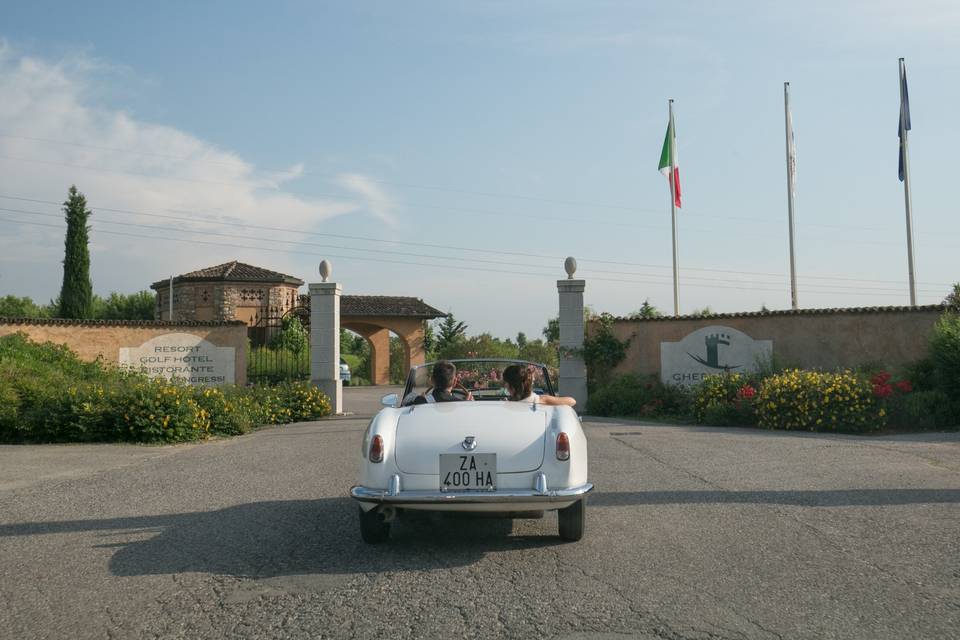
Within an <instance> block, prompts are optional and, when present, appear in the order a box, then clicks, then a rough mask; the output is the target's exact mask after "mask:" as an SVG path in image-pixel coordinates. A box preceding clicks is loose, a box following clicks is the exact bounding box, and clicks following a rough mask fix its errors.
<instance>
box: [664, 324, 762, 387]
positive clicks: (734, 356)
mask: <svg viewBox="0 0 960 640" xmlns="http://www.w3.org/2000/svg"><path fill="white" fill-rule="evenodd" d="M772 355H773V341H772V340H754V339H753V338H751V337H750V336H748V335H747V334H745V333H743V332H742V331H737V330H736V329H733V328H731V327H721V326H710V327H704V328H702V329H697V330H696V331H694V332H693V333H691V334H689V335H687V336H686V337H684V338H683V340H681V341H680V342H661V343H660V379H661V380H662V381H663V382H664V383H665V384H673V385H683V386H689V385H693V384H697V383H698V382H700V381H702V380H703V379H704V378H705V377H707V376H708V375H710V374H714V373H723V372H724V371H729V372H731V373H744V372H752V371H756V370H757V367H758V366H759V364H760V363H761V362H763V361H765V360H769V359H770V357H771V356H772Z"/></svg>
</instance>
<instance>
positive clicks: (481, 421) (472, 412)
mask: <svg viewBox="0 0 960 640" xmlns="http://www.w3.org/2000/svg"><path fill="white" fill-rule="evenodd" d="M547 417H548V412H547V411H545V410H544V407H542V406H541V407H537V406H536V405H531V404H527V403H522V404H521V403H517V402H503V401H501V402H491V401H484V402H446V403H437V404H424V405H416V406H413V407H410V411H408V412H405V413H403V414H401V415H400V416H399V418H398V420H397V448H396V461H397V468H398V469H400V471H402V472H403V473H408V474H432V475H437V474H438V473H439V460H440V458H439V454H441V453H460V454H462V453H464V451H465V449H464V447H463V442H464V440H465V439H466V438H474V441H473V443H474V446H475V448H474V449H472V450H471V453H495V454H497V470H498V472H499V473H501V474H502V473H520V472H524V471H534V470H536V469H539V468H540V465H542V464H543V458H544V441H545V438H546V429H545V427H546V424H547Z"/></svg>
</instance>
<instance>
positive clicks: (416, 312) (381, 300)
mask: <svg viewBox="0 0 960 640" xmlns="http://www.w3.org/2000/svg"><path fill="white" fill-rule="evenodd" d="M340 315H341V316H403V317H406V318H425V319H429V318H442V317H444V316H446V315H447V314H445V313H444V312H443V311H438V310H437V309H434V308H433V307H431V306H430V305H428V304H427V303H425V302H424V301H423V300H421V299H420V298H414V297H410V296H341V297H340Z"/></svg>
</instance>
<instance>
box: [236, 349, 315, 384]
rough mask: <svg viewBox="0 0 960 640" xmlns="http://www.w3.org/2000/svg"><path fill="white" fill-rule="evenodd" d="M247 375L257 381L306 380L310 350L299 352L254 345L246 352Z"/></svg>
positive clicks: (307, 377) (308, 374) (308, 373)
mask: <svg viewBox="0 0 960 640" xmlns="http://www.w3.org/2000/svg"><path fill="white" fill-rule="evenodd" d="M247 377H248V378H249V379H250V380H254V381H258V382H279V381H282V380H289V379H290V378H293V379H296V380H308V379H309V378H310V350H309V349H304V350H302V351H300V352H296V353H295V352H293V351H287V350H286V349H271V348H269V347H256V348H254V349H251V350H250V351H249V352H248V356H247Z"/></svg>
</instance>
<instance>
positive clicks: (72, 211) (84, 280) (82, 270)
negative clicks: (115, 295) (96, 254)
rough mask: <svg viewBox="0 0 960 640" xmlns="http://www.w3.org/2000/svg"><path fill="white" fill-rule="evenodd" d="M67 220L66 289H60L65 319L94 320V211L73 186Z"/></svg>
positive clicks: (65, 209)
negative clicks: (92, 277) (91, 271)
mask: <svg viewBox="0 0 960 640" xmlns="http://www.w3.org/2000/svg"><path fill="white" fill-rule="evenodd" d="M63 213H64V216H65V217H66V219H67V237H66V240H65V241H64V244H65V250H64V257H63V286H62V287H61V288H60V317H61V318H79V319H82V318H90V317H92V316H93V283H92V282H91V281H90V249H89V247H88V244H89V241H90V238H89V232H90V227H89V226H87V221H88V220H89V218H90V211H89V210H88V209H87V199H86V198H85V197H83V194H82V193H80V192H79V191H77V187H76V186H75V185H74V186H71V187H70V192H69V196H68V197H67V201H66V202H64V203H63Z"/></svg>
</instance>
